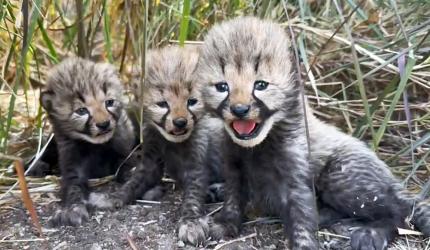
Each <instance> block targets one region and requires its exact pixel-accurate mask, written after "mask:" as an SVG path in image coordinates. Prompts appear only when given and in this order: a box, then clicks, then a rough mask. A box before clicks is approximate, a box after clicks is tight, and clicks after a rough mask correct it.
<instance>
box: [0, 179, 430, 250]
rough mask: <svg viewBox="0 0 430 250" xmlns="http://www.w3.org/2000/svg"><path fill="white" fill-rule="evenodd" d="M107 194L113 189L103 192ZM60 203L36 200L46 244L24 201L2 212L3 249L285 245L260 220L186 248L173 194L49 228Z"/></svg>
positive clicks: (410, 243) (276, 229)
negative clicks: (230, 234)
mask: <svg viewBox="0 0 430 250" xmlns="http://www.w3.org/2000/svg"><path fill="white" fill-rule="evenodd" d="M109 185H110V184H109ZM109 185H108V186H109ZM106 188H108V189H111V188H112V187H104V188H103V190H106ZM57 201H58V199H55V195H54V194H53V193H45V194H42V195H40V196H38V197H37V199H34V202H35V204H36V207H37V212H38V214H39V217H40V220H41V223H42V226H43V231H44V234H45V237H46V240H45V241H43V240H41V239H40V238H38V237H37V236H36V235H35V234H34V231H33V228H32V226H31V224H30V221H29V216H28V213H27V212H26V210H25V208H24V207H23V205H22V204H21V202H20V200H19V197H17V199H16V202H13V203H11V204H10V205H4V206H2V207H0V222H1V223H0V249H54V250H60V249H90V250H101V249H133V245H135V249H213V248H215V249H284V248H285V244H286V243H285V240H284V236H283V235H284V234H283V229H282V226H281V224H279V223H278V222H276V220H268V219H264V220H263V221H264V222H261V220H258V219H257V220H253V221H249V222H247V223H246V225H245V226H244V229H243V231H242V234H241V236H240V237H238V238H242V240H237V239H230V240H229V241H227V242H214V241H209V242H207V244H206V245H204V246H200V247H197V248H196V247H190V246H186V245H184V243H183V242H181V241H179V240H178V238H177V237H176V232H175V229H176V224H175V223H176V221H177V220H178V216H179V213H178V207H179V205H180V202H181V200H180V191H173V190H171V189H169V191H168V192H167V193H166V195H164V196H163V198H162V199H161V201H159V202H155V203H137V204H135V205H129V206H126V207H124V208H123V209H120V210H117V211H92V216H91V219H90V221H89V222H87V223H85V224H84V225H83V226H80V227H77V228H73V227H62V228H56V229H51V228H47V219H48V217H49V215H50V214H51V213H53V211H55V209H56V207H57V206H58V204H57ZM219 207H220V204H210V205H209V204H208V205H207V212H208V213H209V212H211V211H213V210H215V209H217V208H219ZM274 221H275V222H274ZM333 240H336V241H337V242H338V243H339V242H340V243H341V244H340V245H341V246H342V247H340V249H348V247H347V246H348V242H347V240H346V239H342V238H339V237H337V236H329V235H328V233H327V232H322V235H321V237H320V243H321V249H333V248H331V247H330V244H329V242H333ZM338 249H339V248H338ZM390 249H430V240H427V241H426V240H423V239H420V238H414V237H410V236H408V237H405V236H402V237H399V238H398V239H397V240H396V242H395V243H393V244H392V245H391V246H390Z"/></svg>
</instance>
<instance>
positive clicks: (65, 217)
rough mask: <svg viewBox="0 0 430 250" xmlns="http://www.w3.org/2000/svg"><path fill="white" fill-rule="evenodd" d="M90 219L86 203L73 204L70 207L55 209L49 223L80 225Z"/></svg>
mask: <svg viewBox="0 0 430 250" xmlns="http://www.w3.org/2000/svg"><path fill="white" fill-rule="evenodd" d="M88 219H89V214H88V210H87V207H86V206H85V205H84V204H73V205H71V206H70V207H64V208H61V209H58V210H57V211H55V213H54V215H52V216H51V217H49V219H48V225H49V226H51V227H59V226H79V225H81V224H82V223H84V222H86V221H88Z"/></svg>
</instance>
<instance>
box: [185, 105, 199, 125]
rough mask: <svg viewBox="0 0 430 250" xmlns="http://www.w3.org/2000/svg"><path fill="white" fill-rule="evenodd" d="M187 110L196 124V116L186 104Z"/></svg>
mask: <svg viewBox="0 0 430 250" xmlns="http://www.w3.org/2000/svg"><path fill="white" fill-rule="evenodd" d="M187 110H188V112H190V114H191V117H192V119H193V121H194V124H196V123H197V116H196V115H195V114H194V113H193V111H191V109H190V107H189V106H187Z"/></svg>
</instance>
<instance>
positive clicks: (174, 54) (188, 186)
mask: <svg viewBox="0 0 430 250" xmlns="http://www.w3.org/2000/svg"><path fill="white" fill-rule="evenodd" d="M197 60H198V52H197V50H195V49H193V48H179V47H175V46H173V47H165V48H162V49H155V50H151V51H149V54H148V56H147V70H146V72H147V77H146V81H145V82H144V85H143V86H144V91H143V93H144V94H143V96H142V99H141V100H142V102H143V107H144V113H143V117H144V119H143V120H144V121H143V140H144V142H143V145H142V158H143V164H142V166H140V167H138V168H137V169H136V170H135V172H134V173H133V175H132V177H131V179H130V180H128V181H127V182H126V183H125V184H124V185H123V186H122V187H121V188H120V189H119V190H118V191H116V192H115V193H114V194H112V195H109V197H108V199H107V200H106V196H104V197H103V196H102V197H101V198H100V197H96V196H94V200H100V199H102V200H104V205H103V206H99V207H100V208H112V207H121V206H123V205H125V204H127V203H130V202H132V201H134V200H135V199H137V198H138V197H141V196H142V194H143V193H145V192H146V191H148V190H149V189H151V188H154V187H156V186H157V185H159V184H160V182H161V178H162V176H163V173H164V171H166V172H167V174H168V175H169V176H170V177H172V178H173V179H175V180H176V181H177V183H178V184H179V186H180V187H181V188H182V189H183V199H182V204H181V208H180V209H181V217H180V220H179V226H178V235H179V238H180V239H181V240H182V241H184V242H188V243H191V244H193V245H198V244H200V243H202V242H204V241H205V240H206V238H207V237H208V231H209V228H208V224H207V221H206V219H204V218H202V216H203V212H204V207H203V205H204V203H205V198H206V194H207V190H208V185H209V183H213V182H216V181H217V179H218V180H220V173H219V169H220V165H221V164H222V161H221V156H220V153H219V150H218V148H219V146H218V145H219V140H218V137H216V135H218V134H219V133H220V132H221V131H222V124H221V123H220V121H218V120H217V119H214V118H208V117H207V116H205V115H204V107H203V101H202V99H201V95H200V92H198V91H197V89H196V88H195V85H194V79H193V77H194V71H195V68H196V64H197ZM212 135H213V136H212Z"/></svg>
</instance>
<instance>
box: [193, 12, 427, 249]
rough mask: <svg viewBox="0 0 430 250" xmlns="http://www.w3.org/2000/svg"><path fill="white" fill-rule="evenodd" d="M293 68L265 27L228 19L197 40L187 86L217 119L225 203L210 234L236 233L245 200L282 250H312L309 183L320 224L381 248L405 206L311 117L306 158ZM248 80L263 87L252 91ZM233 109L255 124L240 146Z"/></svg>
mask: <svg viewBox="0 0 430 250" xmlns="http://www.w3.org/2000/svg"><path fill="white" fill-rule="evenodd" d="M294 65H295V62H294V59H293V57H292V53H291V52H290V40H289V37H288V36H287V34H286V32H285V31H284V30H283V29H282V28H281V27H280V26H279V25H278V24H275V23H273V22H270V21H265V20H260V19H257V18H253V17H242V18H237V19H234V20H231V21H227V22H224V23H221V24H219V25H215V26H214V27H213V28H212V29H211V30H210V31H209V33H208V35H207V36H206V38H205V41H204V46H203V48H202V53H201V57H200V60H199V64H198V70H197V75H198V77H197V78H196V79H197V81H198V83H199V87H200V88H201V91H202V92H203V95H204V100H205V103H206V107H207V109H208V110H209V111H210V112H211V113H212V114H214V115H216V116H218V117H219V118H221V119H222V120H223V121H224V127H225V131H226V132H225V139H224V143H225V144H227V146H225V148H226V151H225V155H226V161H227V164H226V165H225V166H226V167H225V170H224V174H225V178H226V187H225V189H226V190H225V192H226V193H225V203H224V208H223V210H222V212H221V213H220V214H219V215H218V216H217V217H216V218H215V222H214V224H213V225H212V230H211V233H212V235H213V236H214V237H223V236H226V235H235V234H237V233H238V231H239V229H240V224H241V220H242V216H243V209H244V206H245V204H246V203H247V201H248V200H251V201H253V204H254V205H255V206H258V207H260V208H262V209H263V210H264V211H266V212H268V213H272V214H275V215H278V216H280V217H281V218H282V219H283V221H284V225H285V229H286V231H287V236H288V239H289V242H290V246H291V247H292V249H317V248H318V244H317V240H316V232H317V222H318V217H317V208H316V205H315V199H316V198H315V197H314V195H313V191H312V184H313V183H314V184H315V188H316V191H317V196H318V204H319V206H320V211H321V215H320V217H321V219H324V220H322V221H321V223H323V224H326V223H328V224H330V223H333V220H334V219H338V220H342V219H351V218H352V219H355V220H357V221H360V222H361V226H360V227H359V228H358V229H357V230H355V231H353V233H352V235H351V246H352V248H353V249H384V248H386V246H387V243H388V242H389V241H391V240H392V239H393V237H394V236H395V234H396V227H397V226H404V220H405V219H406V217H407V215H408V214H409V213H410V212H411V207H412V204H413V199H408V198H404V197H403V195H402V192H403V188H402V187H401V185H400V184H399V182H398V181H397V180H396V179H395V178H394V176H393V175H392V174H391V172H390V171H389V170H388V168H387V166H386V165H385V163H384V162H382V161H381V160H379V159H378V157H377V156H376V154H375V153H374V152H372V151H371V150H370V149H368V148H367V147H366V145H365V144H364V143H363V142H361V141H359V140H358V139H356V138H353V137H351V136H349V135H346V134H344V133H342V132H340V131H339V130H337V129H336V128H335V127H333V126H331V125H328V124H325V123H323V122H322V121H320V120H318V119H317V118H316V117H314V116H313V115H312V114H311V111H309V114H308V121H309V132H310V146H311V149H310V150H311V157H312V158H311V159H307V152H308V150H307V146H306V135H305V126H304V113H303V105H304V104H303V103H302V102H301V99H300V88H299V83H298V82H297V80H296V77H295V75H296V74H297V69H295V68H294ZM257 80H264V81H266V82H268V83H269V85H268V86H267V88H266V89H264V90H257V89H254V82H255V81H257ZM220 82H226V83H227V84H228V86H229V91H226V92H220V91H217V89H216V88H215V85H216V84H217V83H220ZM238 103H239V104H246V105H250V111H249V113H248V114H247V116H246V117H245V118H243V119H250V120H254V121H257V122H258V123H259V124H260V126H261V127H260V130H259V133H258V134H257V135H256V136H254V137H253V138H251V139H248V140H244V139H241V138H239V137H237V136H236V134H235V132H234V131H233V128H232V125H231V124H232V122H233V121H235V120H237V119H239V118H237V117H235V115H234V114H233V113H232V112H231V106H232V105H234V104H238ZM308 110H310V108H309V107H308ZM261 124H262V125H261ZM425 204H427V205H420V204H418V209H417V210H416V213H415V215H414V216H413V218H412V221H413V222H415V223H416V226H417V227H419V228H420V229H421V230H422V231H423V232H424V233H426V234H428V231H429V227H430V224H429V219H428V214H429V212H428V211H429V209H428V207H429V206H428V203H425ZM325 211H330V212H331V213H329V214H330V216H328V217H327V216H326V214H325V213H323V212H325ZM425 216H426V217H425Z"/></svg>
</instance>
